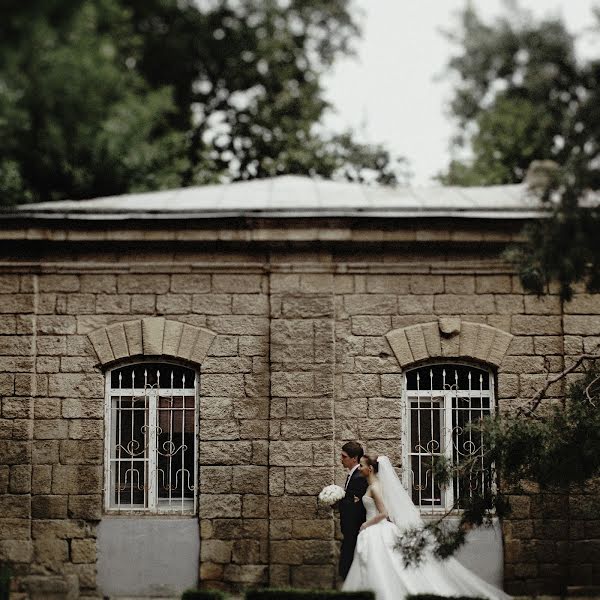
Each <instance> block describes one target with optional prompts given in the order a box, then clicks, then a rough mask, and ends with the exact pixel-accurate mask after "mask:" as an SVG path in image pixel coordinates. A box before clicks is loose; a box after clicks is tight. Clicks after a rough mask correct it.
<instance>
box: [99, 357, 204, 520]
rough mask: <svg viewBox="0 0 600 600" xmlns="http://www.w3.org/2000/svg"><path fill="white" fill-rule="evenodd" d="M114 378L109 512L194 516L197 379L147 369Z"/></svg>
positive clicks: (119, 372) (169, 368)
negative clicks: (178, 513) (123, 511)
mask: <svg viewBox="0 0 600 600" xmlns="http://www.w3.org/2000/svg"><path fill="white" fill-rule="evenodd" d="M109 376H110V384H111V386H112V387H111V389H110V397H109V402H110V411H109V414H110V417H109V419H110V420H109V423H108V426H107V440H108V444H109V452H108V454H109V465H108V481H109V482H110V486H109V489H110V492H108V496H107V501H108V502H107V504H108V506H109V507H110V508H116V509H119V510H127V509H132V510H140V509H142V510H145V511H147V512H153V513H157V512H161V511H163V512H172V511H177V510H181V511H185V512H188V511H190V510H192V509H193V508H194V507H195V489H196V483H195V481H196V461H197V443H196V419H197V414H196V411H197V403H196V391H195V390H196V386H195V381H196V373H195V372H194V371H193V370H191V369H189V368H187V367H181V366H177V365H171V364H161V363H143V364H138V365H129V366H126V367H122V368H119V369H115V370H114V371H112V372H111V373H110V375H109ZM132 389H134V390H135V394H134V395H132V394H131V390H132Z"/></svg>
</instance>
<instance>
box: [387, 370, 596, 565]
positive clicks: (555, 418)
mask: <svg viewBox="0 0 600 600" xmlns="http://www.w3.org/2000/svg"><path fill="white" fill-rule="evenodd" d="M599 406H600V365H599V364H596V363H595V362H592V363H591V365H590V366H589V367H588V368H587V370H586V372H585V373H584V374H583V375H582V377H581V379H580V380H579V381H577V382H576V383H573V384H571V385H570V386H569V389H568V391H567V394H566V400H565V402H564V403H561V404H559V405H550V406H545V405H544V404H543V403H542V402H540V404H539V405H538V406H537V407H534V408H533V409H532V410H528V411H522V412H521V413H520V414H516V415H515V414H502V415H496V416H494V417H490V418H487V419H484V420H483V421H480V422H479V423H478V424H473V425H471V427H472V428H473V429H474V430H477V431H478V432H479V433H481V434H482V436H483V444H484V448H485V460H486V461H489V462H492V463H493V464H494V466H495V469H496V470H497V471H498V473H499V475H500V480H501V481H500V486H499V489H498V490H495V491H494V492H493V493H492V494H491V497H490V496H489V495H488V494H485V495H484V494H482V493H481V490H480V489H475V490H471V493H470V494H468V495H465V496H463V497H462V498H460V499H459V501H458V502H457V505H456V506H459V507H460V508H461V509H462V510H461V512H460V519H459V522H458V524H457V525H454V526H453V525H452V524H450V523H448V521H447V519H446V516H447V515H444V516H442V517H441V518H440V519H437V520H435V521H432V522H429V523H427V524H426V525H425V526H424V527H413V528H411V529H408V530H406V531H404V532H403V533H402V535H401V537H400V539H399V540H398V543H397V548H398V550H399V551H400V552H401V553H402V557H403V560H404V562H405V564H406V565H407V566H408V565H414V564H418V563H419V562H420V561H421V560H422V559H423V556H424V554H425V552H428V551H430V552H432V553H433V554H434V555H435V556H437V557H438V558H440V559H444V558H447V557H448V556H451V555H452V554H454V553H455V552H456V551H457V550H458V549H459V548H460V547H461V546H462V545H463V544H464V542H465V539H466V535H467V533H468V532H469V530H470V529H472V528H473V527H481V526H484V527H486V526H490V525H492V523H493V519H494V518H503V517H505V516H507V515H509V514H510V505H509V502H508V500H507V498H506V496H505V495H504V494H503V492H502V490H503V489H510V487H512V488H513V489H514V487H518V486H519V485H520V482H522V481H525V480H528V481H534V482H536V483H537V484H539V485H540V486H541V487H542V488H543V489H552V490H563V491H566V490H568V489H569V488H570V487H571V486H573V485H578V486H582V485H584V484H585V482H586V481H588V480H589V479H591V478H594V477H600V452H599V448H600V410H599V409H598V407H599ZM477 460H480V458H477ZM445 466H446V468H447V470H448V471H447V475H446V477H447V478H449V477H455V476H459V477H460V475H461V473H463V474H464V473H469V471H470V469H471V468H472V466H471V464H470V463H469V461H468V460H466V461H464V462H462V463H461V464H460V465H452V464H451V463H446V465H445ZM440 468H441V463H440ZM441 476H442V477H443V475H441ZM452 508H455V507H452ZM452 508H451V509H450V510H449V513H450V512H452Z"/></svg>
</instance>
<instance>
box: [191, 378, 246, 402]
mask: <svg viewBox="0 0 600 600" xmlns="http://www.w3.org/2000/svg"><path fill="white" fill-rule="evenodd" d="M200 389H201V393H202V394H203V395H204V396H207V397H208V396H216V397H218V398H223V397H229V398H243V397H244V396H245V395H246V393H245V388H244V376H243V375H242V374H237V373H235V374H216V373H207V374H206V375H204V376H203V377H202V378H201V380H200Z"/></svg>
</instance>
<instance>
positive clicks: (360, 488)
mask: <svg viewBox="0 0 600 600" xmlns="http://www.w3.org/2000/svg"><path fill="white" fill-rule="evenodd" d="M363 454H364V452H363V449H362V446H361V445H360V444H359V443H358V442H346V443H345V444H344V445H343V446H342V465H344V468H346V469H348V477H347V478H346V485H345V489H346V496H345V497H344V498H342V499H341V500H340V503H339V509H340V528H341V530H342V536H343V540H342V547H341V549H340V566H339V574H340V577H341V578H342V579H346V575H348V571H349V570H350V565H351V564H352V558H353V557H354V548H355V547H356V538H357V537H358V532H359V530H360V526H361V525H362V524H363V523H364V522H365V519H366V511H365V507H364V506H363V503H362V497H363V496H364V495H365V492H366V491H367V487H368V484H367V480H366V479H365V478H364V477H361V475H360V473H359V470H358V464H359V461H360V459H361V457H362V455H363Z"/></svg>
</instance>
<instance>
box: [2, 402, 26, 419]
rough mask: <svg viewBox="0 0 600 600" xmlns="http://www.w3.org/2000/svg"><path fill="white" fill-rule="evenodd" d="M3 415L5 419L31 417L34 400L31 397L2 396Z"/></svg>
mask: <svg viewBox="0 0 600 600" xmlns="http://www.w3.org/2000/svg"><path fill="white" fill-rule="evenodd" d="M0 403H1V406H2V417H3V418H5V419H31V418H32V417H33V402H32V401H31V398H10V397H4V398H0Z"/></svg>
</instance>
